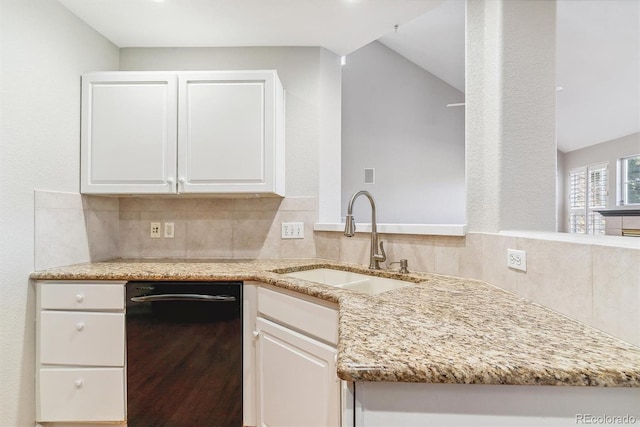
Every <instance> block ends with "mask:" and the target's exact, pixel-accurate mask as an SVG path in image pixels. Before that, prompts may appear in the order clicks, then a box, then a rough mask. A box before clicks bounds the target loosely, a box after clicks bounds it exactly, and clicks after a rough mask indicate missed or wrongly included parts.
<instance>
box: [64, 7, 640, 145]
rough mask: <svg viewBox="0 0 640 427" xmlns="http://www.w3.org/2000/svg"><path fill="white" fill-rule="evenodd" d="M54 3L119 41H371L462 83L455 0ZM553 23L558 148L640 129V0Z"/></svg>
mask: <svg viewBox="0 0 640 427" xmlns="http://www.w3.org/2000/svg"><path fill="white" fill-rule="evenodd" d="M58 1H59V2H60V3H62V4H63V5H64V6H65V7H67V8H68V9H69V10H71V11H72V12H73V13H74V14H76V15H77V16H78V17H79V18H80V19H82V20H83V21H85V22H86V23H87V24H89V25H90V26H91V27H93V28H94V29H96V30H97V31H98V32H100V33H101V34H103V35H104V36H105V37H106V38H108V39H109V40H111V41H112V42H113V43H114V44H115V45H117V46H118V47H181V46H182V47H186V46H191V47H197V46H323V47H325V48H327V49H329V50H331V51H333V52H335V53H337V54H338V55H347V54H349V53H351V52H353V51H354V50H357V49H358V48H360V47H362V46H364V45H366V44H367V43H370V42H371V41H374V40H378V39H379V41H380V42H381V43H383V44H385V45H386V46H388V47H389V48H391V49H393V50H395V51H396V52H398V53H399V54H401V55H403V56H404V57H406V58H407V59H409V60H410V61H412V62H414V63H416V64H417V65H419V66H421V67H422V68H424V69H426V70H427V71H429V72H431V73H432V74H434V75H436V76H437V77H439V78H440V79H442V80H444V81H445V82H447V83H449V84H450V85H452V86H454V87H455V88H457V89H459V90H461V91H464V71H465V70H464V68H465V67H464V54H465V52H464V48H465V46H464V26H465V17H464V0H58ZM532 1H533V0H532ZM396 25H397V26H398V27H397V30H394V27H395V26H396ZM557 28H558V32H557V58H558V59H557V85H558V86H561V87H562V88H563V90H562V91H559V92H558V95H557V96H558V104H557V122H558V124H557V140H558V148H559V149H560V150H561V151H563V152H568V151H573V150H576V149H578V148H582V147H585V146H589V145H593V144H597V143H599V142H603V141H608V140H611V139H615V138H619V137H621V136H625V135H629V134H631V133H635V132H640V78H639V77H638V76H640V0H558V14H557Z"/></svg>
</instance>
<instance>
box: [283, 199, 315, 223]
mask: <svg viewBox="0 0 640 427" xmlns="http://www.w3.org/2000/svg"><path fill="white" fill-rule="evenodd" d="M317 209H318V199H316V198H315V197H285V198H284V199H282V203H281V204H280V206H279V208H278V210H280V211H311V212H315V211H317ZM314 222H315V219H314Z"/></svg>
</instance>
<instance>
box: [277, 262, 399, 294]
mask: <svg viewBox="0 0 640 427" xmlns="http://www.w3.org/2000/svg"><path fill="white" fill-rule="evenodd" d="M285 276H289V277H295V278H298V279H303V280H308V281H310V282H316V283H321V284H323V285H329V286H335V287H336V288H342V289H349V290H351V291H354V292H360V293H362V294H367V295H377V294H381V293H383V292H387V291H392V290H394V289H400V288H404V287H405V286H410V285H411V283H410V282H405V281H404V280H396V279H388V278H386V277H378V276H369V275H367V274H360V273H354V272H351V271H342V270H333V269H331V268H315V269H313V270H304V271H296V272H293V273H286V274H285Z"/></svg>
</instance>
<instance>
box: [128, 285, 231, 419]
mask: <svg viewBox="0 0 640 427" xmlns="http://www.w3.org/2000/svg"><path fill="white" fill-rule="evenodd" d="M127 422H128V426H129V427H151V426H153V427H162V426H164V427H193V426H203V427H209V426H211V427H213V426H230V427H231V426H233V427H239V426H242V282H139V281H136V282H129V283H127Z"/></svg>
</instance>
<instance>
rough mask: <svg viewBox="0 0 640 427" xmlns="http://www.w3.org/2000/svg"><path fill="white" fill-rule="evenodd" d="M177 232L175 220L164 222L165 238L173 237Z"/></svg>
mask: <svg viewBox="0 0 640 427" xmlns="http://www.w3.org/2000/svg"><path fill="white" fill-rule="evenodd" d="M174 233H175V225H174V223H173V221H169V222H165V223H164V238H165V239H173V238H174Z"/></svg>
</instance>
